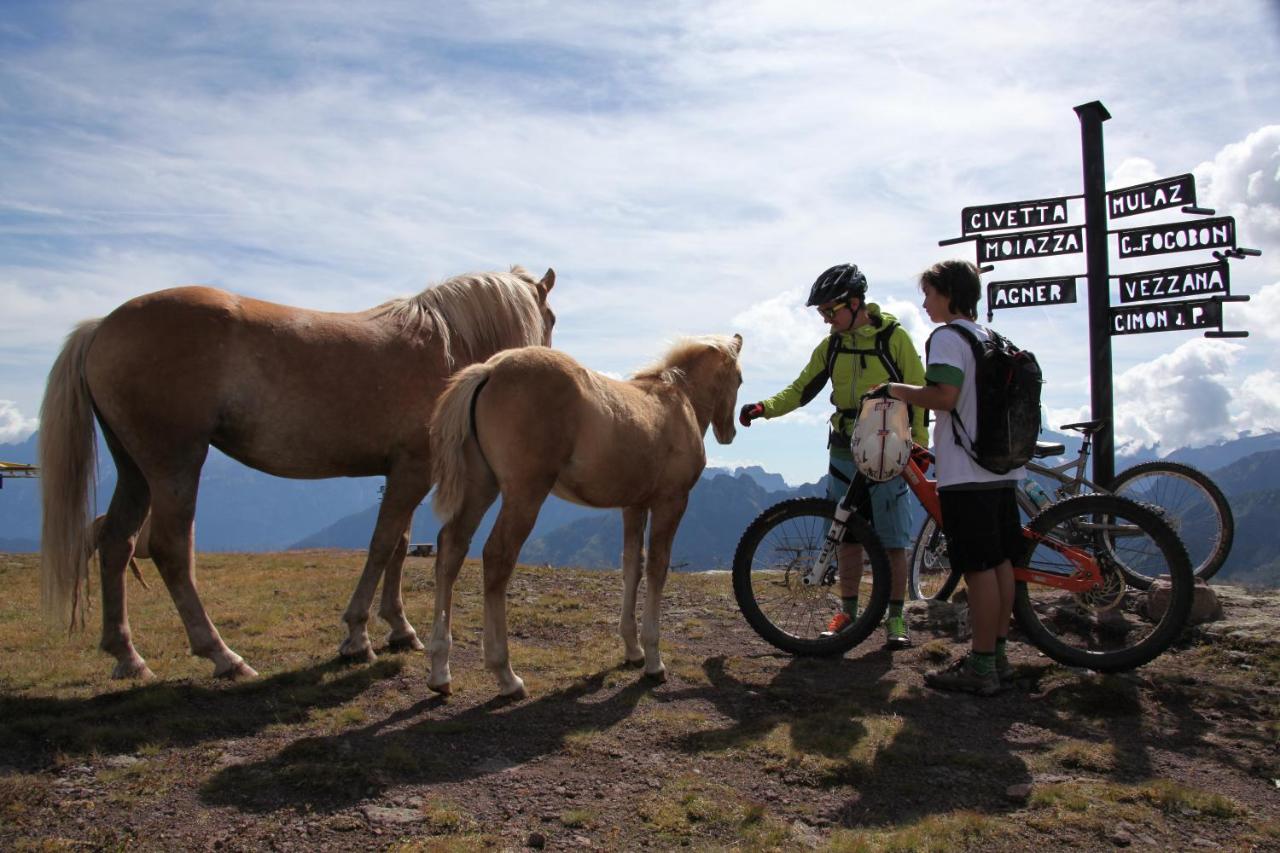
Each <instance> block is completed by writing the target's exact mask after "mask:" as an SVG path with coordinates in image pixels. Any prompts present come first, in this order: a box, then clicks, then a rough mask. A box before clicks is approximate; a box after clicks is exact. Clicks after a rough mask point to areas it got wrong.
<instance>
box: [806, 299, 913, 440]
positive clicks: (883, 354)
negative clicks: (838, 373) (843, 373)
mask: <svg viewBox="0 0 1280 853" xmlns="http://www.w3.org/2000/svg"><path fill="white" fill-rule="evenodd" d="M897 329H898V322H897V321H896V320H891V321H890V322H888V323H886V324H885V325H884V328H882V329H881V330H880V331H878V332H876V336H875V345H874V347H873V348H872V349H862V348H859V347H852V348H850V347H845V346H844V345H843V344H842V343H841V341H840V333H839V332H833V333H832V334H831V337H830V338H828V339H827V375H828V376H830V377H832V380H833V381H834V379H835V364H836V356H838V355H840V353H849V354H850V355H856V356H858V357H859V358H860V359H861V360H862V363H861V365H860V367H861V368H866V366H867V356H869V355H874V356H875V357H876V358H878V359H880V363H881V364H882V365H884V371H885V373H886V374H888V376H889V381H890V382H901V381H902V370H901V368H899V367H898V364H897V362H895V361H894V360H893V355H892V353H890V352H889V339H890V338H892V337H893V333H894V332H895V331H897ZM837 411H838V412H840V414H842V415H844V416H845V417H846V418H848V419H849V420H850V421H853V420H856V419H857V417H858V410H857V409H856V408H853V409H839V408H837ZM912 411H913V410H912V408H911V407H910V406H908V407H907V420H908V421H911V420H912V417H913V415H912Z"/></svg>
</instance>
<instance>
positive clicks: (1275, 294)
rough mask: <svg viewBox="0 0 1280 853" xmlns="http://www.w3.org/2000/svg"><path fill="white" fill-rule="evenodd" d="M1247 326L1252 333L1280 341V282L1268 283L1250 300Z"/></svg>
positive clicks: (1265, 338) (1269, 339)
mask: <svg viewBox="0 0 1280 853" xmlns="http://www.w3.org/2000/svg"><path fill="white" fill-rule="evenodd" d="M1248 311H1249V313H1248V315H1247V317H1246V320H1245V326H1246V327H1247V328H1248V331H1249V333H1250V334H1251V335H1256V336H1258V337H1261V338H1263V339H1264V340H1268V341H1272V342H1275V341H1280V282H1276V283H1275V284H1268V285H1267V286H1265V287H1263V288H1262V289H1261V290H1259V291H1258V292H1257V293H1256V294H1254V295H1253V297H1252V299H1251V300H1250V301H1249V308H1248Z"/></svg>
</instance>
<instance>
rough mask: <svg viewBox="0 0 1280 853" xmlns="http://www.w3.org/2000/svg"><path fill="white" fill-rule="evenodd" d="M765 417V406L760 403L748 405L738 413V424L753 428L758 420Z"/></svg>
mask: <svg viewBox="0 0 1280 853" xmlns="http://www.w3.org/2000/svg"><path fill="white" fill-rule="evenodd" d="M762 417H764V406H762V405H761V404H760V403H747V404H746V405H745V406H743V407H742V408H741V409H740V410H739V411H738V423H740V424H742V425H743V426H744V427H749V426H751V422H752V421H754V420H755V419H756V418H762Z"/></svg>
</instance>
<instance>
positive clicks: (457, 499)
mask: <svg viewBox="0 0 1280 853" xmlns="http://www.w3.org/2000/svg"><path fill="white" fill-rule="evenodd" d="M492 372H493V364H492V362H488V363H485V364H473V365H471V366H469V367H466V368H463V369H462V370H460V371H458V372H457V373H455V374H454V375H453V378H452V379H451V380H449V387H448V388H446V389H445V392H444V394H443V395H441V397H440V402H439V404H437V406H436V413H435V416H434V417H432V418H431V481H432V483H434V484H435V487H436V496H435V499H434V500H433V501H432V506H433V507H434V509H435V512H436V517H437V518H439V519H440V522H441V523H445V522H447V521H449V520H450V519H452V518H453V517H454V516H455V515H456V514H457V513H458V510H459V509H460V508H461V507H462V501H463V499H464V498H465V497H466V493H467V475H468V471H467V456H466V454H465V452H464V448H465V445H466V443H467V442H468V441H472V440H473V438H472V420H471V419H472V412H473V410H474V408H475V398H476V395H478V394H479V393H480V389H481V388H482V387H483V386H484V383H486V382H488V381H489V375H490V374H491V373H492Z"/></svg>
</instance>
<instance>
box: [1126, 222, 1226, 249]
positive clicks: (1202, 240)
mask: <svg viewBox="0 0 1280 853" xmlns="http://www.w3.org/2000/svg"><path fill="white" fill-rule="evenodd" d="M1114 233H1115V235H1116V238H1117V241H1118V245H1119V248H1120V257H1122V258H1140V257H1143V256H1145V255H1159V254H1163V253H1165V252H1190V251H1193V250H1195V249H1223V248H1230V249H1234V248H1235V245H1236V221H1235V219H1233V218H1232V217H1230V216H1219V217H1216V218H1213V219H1200V220H1196V221H1192V222H1166V223H1163V224H1161V225H1147V226H1144V227H1142V228H1122V229H1119V230H1117V231H1115V232H1114Z"/></svg>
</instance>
